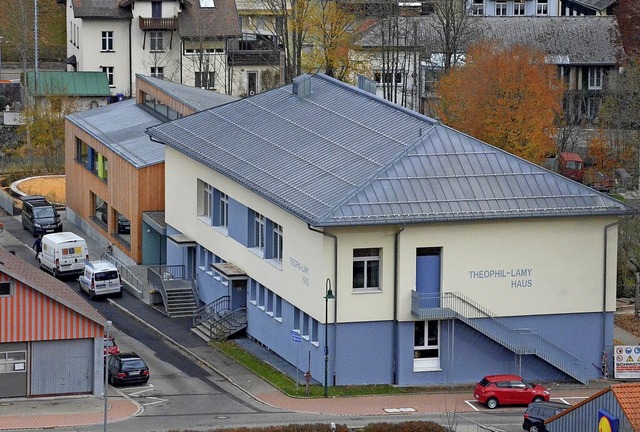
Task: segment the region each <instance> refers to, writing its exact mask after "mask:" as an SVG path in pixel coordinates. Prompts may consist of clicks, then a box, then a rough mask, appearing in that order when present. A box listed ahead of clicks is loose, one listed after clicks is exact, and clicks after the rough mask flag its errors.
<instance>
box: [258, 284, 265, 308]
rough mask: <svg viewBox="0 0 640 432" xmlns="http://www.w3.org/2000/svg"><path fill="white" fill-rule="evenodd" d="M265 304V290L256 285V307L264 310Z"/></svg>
mask: <svg viewBox="0 0 640 432" xmlns="http://www.w3.org/2000/svg"><path fill="white" fill-rule="evenodd" d="M264 303H265V288H264V287H263V286H262V285H260V284H258V307H262V308H264Z"/></svg>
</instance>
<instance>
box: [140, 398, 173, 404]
mask: <svg viewBox="0 0 640 432" xmlns="http://www.w3.org/2000/svg"><path fill="white" fill-rule="evenodd" d="M145 399H156V400H155V401H154V402H146V403H142V404H141V405H144V406H149V405H155V404H159V403H162V402H167V401H168V400H169V399H160V398H157V397H154V396H147V397H146V398H145Z"/></svg>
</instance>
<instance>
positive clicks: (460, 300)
mask: <svg viewBox="0 0 640 432" xmlns="http://www.w3.org/2000/svg"><path fill="white" fill-rule="evenodd" d="M416 308H417V309H447V310H450V311H452V312H453V313H454V315H455V317H456V318H458V319H459V320H461V321H462V322H464V323H465V324H467V325H469V326H470V327H472V328H474V329H476V330H478V331H480V332H481V333H483V334H484V335H486V336H488V337H490V338H491V339H493V340H495V341H496V342H498V343H499V344H501V345H502V346H504V347H506V348H508V349H510V350H511V351H513V352H514V353H516V354H534V355H537V356H538V357H540V358H541V359H543V360H545V361H547V362H548V363H550V364H552V365H554V366H556V367H557V368H559V369H560V370H563V371H564V372H566V373H567V374H569V375H571V376H573V377H574V378H576V379H577V380H578V381H580V382H582V383H587V382H588V381H589V378H588V376H589V373H588V371H589V370H590V369H591V368H592V367H594V366H593V365H591V364H589V363H588V362H586V361H584V360H582V359H580V358H578V357H576V356H575V355H573V354H571V353H570V352H568V351H567V350H565V349H564V348H562V347H560V346H558V345H556V344H555V343H554V342H552V341H550V340H549V339H547V338H545V337H543V336H541V335H539V334H538V333H536V332H535V331H533V330H530V331H528V332H526V333H524V332H519V331H517V330H515V329H514V328H512V327H511V326H510V325H509V324H508V323H507V321H506V320H505V319H504V318H502V317H500V316H498V315H496V314H495V313H493V312H491V311H489V310H488V309H486V308H485V307H483V306H481V305H479V304H478V303H476V302H475V301H474V300H472V299H470V298H468V297H466V296H464V295H463V294H461V293H453V292H445V293H439V294H424V293H418V292H416V291H413V292H412V309H414V310H416Z"/></svg>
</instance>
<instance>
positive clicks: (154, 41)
mask: <svg viewBox="0 0 640 432" xmlns="http://www.w3.org/2000/svg"><path fill="white" fill-rule="evenodd" d="M162 36H163V35H162V32H159V31H152V32H149V50H150V51H151V52H154V51H156V52H157V51H162V50H163V49H164V47H163V44H162ZM152 69H153V68H152Z"/></svg>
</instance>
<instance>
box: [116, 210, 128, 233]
mask: <svg viewBox="0 0 640 432" xmlns="http://www.w3.org/2000/svg"><path fill="white" fill-rule="evenodd" d="M118 234H131V221H129V219H127V218H126V217H124V216H122V215H121V214H119V215H118Z"/></svg>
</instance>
